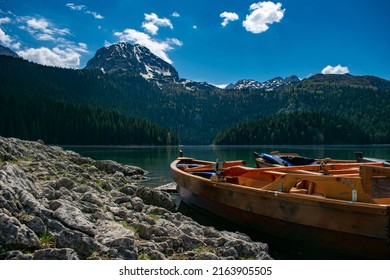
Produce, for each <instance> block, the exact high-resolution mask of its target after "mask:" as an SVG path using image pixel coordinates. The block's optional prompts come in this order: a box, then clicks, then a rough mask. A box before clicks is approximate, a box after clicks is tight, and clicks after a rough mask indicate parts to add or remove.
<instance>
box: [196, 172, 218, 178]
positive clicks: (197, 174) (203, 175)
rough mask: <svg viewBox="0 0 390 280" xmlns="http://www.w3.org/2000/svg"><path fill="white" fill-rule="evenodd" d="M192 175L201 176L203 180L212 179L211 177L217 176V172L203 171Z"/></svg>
mask: <svg viewBox="0 0 390 280" xmlns="http://www.w3.org/2000/svg"><path fill="white" fill-rule="evenodd" d="M190 174H192V175H196V176H200V177H202V178H206V179H210V178H211V176H213V175H217V172H216V171H212V170H211V171H202V172H190Z"/></svg>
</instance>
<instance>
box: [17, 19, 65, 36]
mask: <svg viewBox="0 0 390 280" xmlns="http://www.w3.org/2000/svg"><path fill="white" fill-rule="evenodd" d="M21 20H22V21H23V20H24V21H25V26H22V27H21V28H22V29H25V30H27V31H28V32H29V33H30V34H31V35H33V36H34V37H35V38H36V39H37V40H41V41H62V36H65V35H70V31H69V29H67V28H57V27H56V26H54V25H53V24H52V23H50V22H49V21H48V20H46V19H45V18H39V19H37V18H34V17H25V18H22V19H21Z"/></svg>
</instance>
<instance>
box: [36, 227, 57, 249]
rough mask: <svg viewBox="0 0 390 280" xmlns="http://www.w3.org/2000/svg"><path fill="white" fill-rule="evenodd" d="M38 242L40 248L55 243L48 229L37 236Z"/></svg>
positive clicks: (51, 245) (49, 246) (52, 245)
mask: <svg viewBox="0 0 390 280" xmlns="http://www.w3.org/2000/svg"><path fill="white" fill-rule="evenodd" d="M39 243H40V244H41V247H42V248H53V247H54V245H55V242H54V238H53V236H52V235H51V233H50V232H48V231H46V232H45V233H44V234H42V235H41V236H40V237H39Z"/></svg>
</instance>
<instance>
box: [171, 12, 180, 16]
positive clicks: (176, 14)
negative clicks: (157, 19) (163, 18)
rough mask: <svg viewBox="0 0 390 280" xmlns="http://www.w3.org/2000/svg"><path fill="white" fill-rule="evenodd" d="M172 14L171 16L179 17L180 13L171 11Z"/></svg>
mask: <svg viewBox="0 0 390 280" xmlns="http://www.w3.org/2000/svg"><path fill="white" fill-rule="evenodd" d="M172 16H173V17H180V14H179V13H178V12H173V13H172Z"/></svg>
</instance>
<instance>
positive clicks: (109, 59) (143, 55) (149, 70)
mask: <svg viewBox="0 0 390 280" xmlns="http://www.w3.org/2000/svg"><path fill="white" fill-rule="evenodd" d="M85 69H100V70H101V71H102V72H103V73H107V74H119V75H124V74H127V75H134V76H137V75H139V76H141V77H143V78H144V79H146V80H155V81H161V80H164V81H175V80H178V79H179V74H178V73H177V71H176V69H175V68H174V67H173V66H172V65H171V64H169V63H168V62H166V61H164V60H162V59H161V58H159V57H157V56H156V55H154V54H153V53H152V52H151V51H150V50H149V49H148V48H146V47H144V46H141V45H138V44H137V45H134V46H133V45H131V44H129V43H118V44H114V45H111V46H109V47H105V48H101V49H99V50H98V51H97V52H96V54H95V56H94V57H93V58H92V59H90V60H89V61H88V63H87V66H86V67H85Z"/></svg>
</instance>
